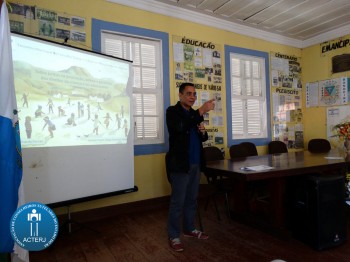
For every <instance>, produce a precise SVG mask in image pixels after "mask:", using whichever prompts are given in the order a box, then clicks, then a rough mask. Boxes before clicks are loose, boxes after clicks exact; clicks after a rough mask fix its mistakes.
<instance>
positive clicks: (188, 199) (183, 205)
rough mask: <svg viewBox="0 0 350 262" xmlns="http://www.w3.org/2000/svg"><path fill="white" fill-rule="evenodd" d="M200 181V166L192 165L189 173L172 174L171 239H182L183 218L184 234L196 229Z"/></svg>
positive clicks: (169, 228) (169, 229) (169, 220)
mask: <svg viewBox="0 0 350 262" xmlns="http://www.w3.org/2000/svg"><path fill="white" fill-rule="evenodd" d="M199 181H200V168H199V165H192V166H191V167H190V170H189V172H188V173H171V174H170V183H171V189H172V192H171V196H170V206H169V214H168V225H167V226H168V236H169V238H178V237H180V227H181V217H182V227H183V231H184V232H191V231H193V230H194V229H195V225H194V220H195V215H196V210H197V196H198V187H199Z"/></svg>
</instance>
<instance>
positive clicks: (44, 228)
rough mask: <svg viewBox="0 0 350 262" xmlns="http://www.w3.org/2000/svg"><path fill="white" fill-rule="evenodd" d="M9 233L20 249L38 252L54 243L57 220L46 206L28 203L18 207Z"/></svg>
mask: <svg viewBox="0 0 350 262" xmlns="http://www.w3.org/2000/svg"><path fill="white" fill-rule="evenodd" d="M10 232H11V236H12V238H13V240H14V241H15V242H16V243H17V245H19V246H20V247H22V248H24V249H26V250H29V251H40V250H43V249H45V248H47V247H49V246H50V245H51V244H52V243H53V242H54V241H55V239H56V237H57V234H58V220H57V217H56V215H55V213H54V212H53V211H52V210H51V209H50V208H49V207H48V206H46V205H44V204H42V203H38V202H30V203H27V204H25V205H23V206H20V207H19V208H18V209H17V210H16V212H15V213H14V214H13V215H12V218H11V222H10Z"/></svg>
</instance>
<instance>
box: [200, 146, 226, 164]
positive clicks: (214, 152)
mask: <svg viewBox="0 0 350 262" xmlns="http://www.w3.org/2000/svg"><path fill="white" fill-rule="evenodd" d="M203 154H204V159H205V161H214V160H223V159H224V155H223V153H222V152H221V150H220V149H219V148H217V147H216V146H208V147H204V148H203Z"/></svg>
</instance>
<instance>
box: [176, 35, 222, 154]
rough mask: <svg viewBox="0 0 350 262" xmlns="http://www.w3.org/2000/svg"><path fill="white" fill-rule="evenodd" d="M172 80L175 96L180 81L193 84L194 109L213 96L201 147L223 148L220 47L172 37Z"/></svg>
mask: <svg viewBox="0 0 350 262" xmlns="http://www.w3.org/2000/svg"><path fill="white" fill-rule="evenodd" d="M172 39H173V58H174V59H173V63H174V74H173V81H174V86H175V87H176V89H175V92H176V94H175V97H178V92H179V90H178V88H179V86H180V85H181V84H182V83H185V82H191V83H194V85H195V89H196V92H197V101H196V103H195V104H194V108H198V107H200V106H201V105H202V104H203V103H204V102H205V101H208V100H209V99H212V98H214V99H215V109H214V110H213V111H210V112H208V113H206V114H205V115H204V124H205V127H206V130H207V132H208V136H209V139H208V141H206V142H205V144H204V145H205V146H217V147H219V148H221V149H222V151H223V150H224V144H225V141H224V123H223V121H224V120H223V109H222V107H223V105H222V80H223V77H222V65H223V62H222V56H223V53H222V46H221V45H219V44H215V43H212V42H205V41H201V40H197V39H191V38H188V37H181V36H173V37H172Z"/></svg>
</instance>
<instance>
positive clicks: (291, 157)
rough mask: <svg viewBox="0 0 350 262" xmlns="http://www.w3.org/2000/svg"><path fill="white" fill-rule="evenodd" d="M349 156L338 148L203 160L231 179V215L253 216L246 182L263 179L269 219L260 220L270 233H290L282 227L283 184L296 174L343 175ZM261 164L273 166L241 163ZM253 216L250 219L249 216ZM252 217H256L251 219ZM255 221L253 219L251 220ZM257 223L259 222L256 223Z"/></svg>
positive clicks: (348, 162) (211, 169) (283, 218)
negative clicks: (262, 167) (247, 168)
mask: <svg viewBox="0 0 350 262" xmlns="http://www.w3.org/2000/svg"><path fill="white" fill-rule="evenodd" d="M349 164H350V156H349V155H347V154H345V153H339V151H335V150H331V151H330V152H328V153H318V154H315V153H314V154H313V153H310V152H308V151H299V152H290V153H282V154H273V155H262V156H252V157H246V158H237V159H234V160H230V159H228V160H219V161H211V162H208V163H207V172H211V173H212V174H215V175H221V176H226V177H229V178H231V179H232V180H233V186H234V193H233V202H234V205H233V217H236V218H238V220H240V221H242V222H247V221H252V220H254V218H253V216H252V214H251V212H250V210H249V199H248V186H249V185H250V184H252V183H254V181H266V183H267V190H268V195H269V200H268V203H269V205H268V212H269V219H268V222H267V223H266V221H265V222H264V223H262V224H260V225H261V226H262V227H264V228H265V229H268V230H269V231H271V232H272V233H277V234H279V235H282V236H284V235H285V236H287V235H290V232H288V229H287V228H286V219H285V216H286V208H285V206H284V205H285V200H286V184H287V182H288V181H289V180H291V179H292V178H296V177H297V176H299V177H300V176H306V175H309V174H315V173H320V172H321V173H322V174H327V175H332V174H338V175H339V174H342V175H344V176H345V175H346V172H347V168H348V165H349ZM258 165H265V166H270V167H273V169H270V170H265V171H246V170H244V168H245V167H251V166H258ZM252 218H253V219H252ZM255 220H256V219H255ZM255 222H257V221H254V223H255ZM256 224H259V223H256Z"/></svg>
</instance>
